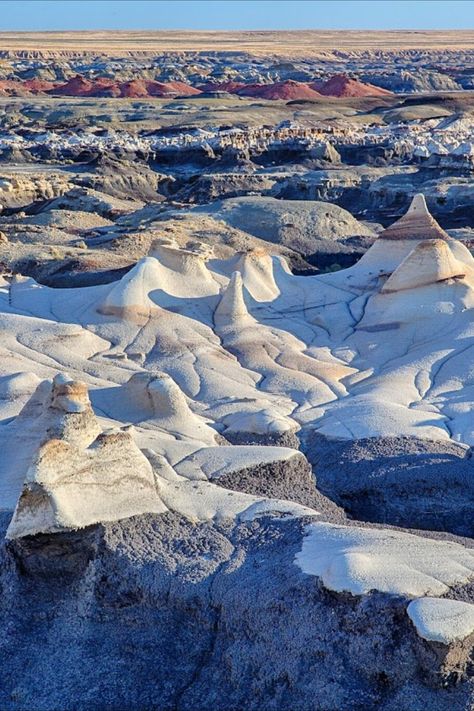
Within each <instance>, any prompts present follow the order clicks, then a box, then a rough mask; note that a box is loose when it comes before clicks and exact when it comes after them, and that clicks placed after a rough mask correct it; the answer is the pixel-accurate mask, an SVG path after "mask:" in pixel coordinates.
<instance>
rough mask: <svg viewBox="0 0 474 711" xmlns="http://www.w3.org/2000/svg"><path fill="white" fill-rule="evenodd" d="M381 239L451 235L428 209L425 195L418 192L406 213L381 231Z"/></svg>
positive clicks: (426, 237)
mask: <svg viewBox="0 0 474 711" xmlns="http://www.w3.org/2000/svg"><path fill="white" fill-rule="evenodd" d="M379 239H389V240H406V239H410V240H421V239H449V235H448V234H447V232H445V231H444V230H443V229H442V227H440V226H439V224H438V223H437V222H436V220H435V219H434V217H433V215H432V214H431V213H430V211H429V210H428V207H427V205H426V200H425V196H424V195H422V194H421V193H418V194H417V195H415V197H414V198H413V200H412V201H411V205H410V207H409V208H408V210H407V211H406V213H405V214H404V215H403V216H402V217H400V219H399V220H397V221H396V222H394V223H393V225H390V227H387V229H386V230H384V231H383V232H381V233H380V235H379Z"/></svg>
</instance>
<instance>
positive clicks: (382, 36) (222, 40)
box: [0, 30, 474, 57]
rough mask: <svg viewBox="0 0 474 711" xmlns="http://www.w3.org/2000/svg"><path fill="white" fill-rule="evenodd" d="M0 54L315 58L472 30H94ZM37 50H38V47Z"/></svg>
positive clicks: (438, 45) (470, 35)
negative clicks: (228, 53)
mask: <svg viewBox="0 0 474 711" xmlns="http://www.w3.org/2000/svg"><path fill="white" fill-rule="evenodd" d="M0 47H1V52H0V56H2V55H3V56H6V55H8V53H9V52H13V53H20V54H23V55H25V56H26V55H28V56H32V57H33V56H42V55H46V54H49V53H51V54H58V55H64V56H66V55H69V54H72V53H74V52H94V54H96V53H97V52H98V51H99V52H103V53H105V54H109V53H110V54H115V55H117V54H124V55H126V54H133V53H134V52H152V53H156V52H163V51H173V52H176V51H220V50H221V51H226V50H227V51H230V50H235V51H239V52H245V51H247V52H252V53H254V54H260V53H262V54H266V53H272V54H275V56H288V55H293V56H296V55H298V54H304V55H305V56H311V55H312V56H318V55H319V54H327V53H328V52H331V51H332V50H335V49H336V48H337V49H338V50H341V49H345V50H348V51H350V50H361V51H363V50H376V49H379V50H385V51H387V50H393V51H395V52H396V51H399V50H404V49H413V50H417V49H439V50H442V49H472V48H474V30H462V31H460V30H456V31H438V30H436V31H407V30H397V31H386V32H377V31H340V30H339V31H335V30H327V31H320V30H299V31H298V30H296V31H291V32H287V31H264V32H262V31H251V32H250V31H246V32H223V31H219V32H216V31H200V32H185V31H181V30H168V31H154V32H149V31H147V32H145V31H136V32H129V31H121V32H119V31H99V32H37V33H35V32H0ZM39 48H41V49H39Z"/></svg>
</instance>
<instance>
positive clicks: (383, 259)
mask: <svg viewBox="0 0 474 711" xmlns="http://www.w3.org/2000/svg"><path fill="white" fill-rule="evenodd" d="M426 240H431V241H432V240H437V241H446V242H449V243H450V244H451V243H453V242H454V240H451V239H450V237H449V235H448V234H447V232H445V231H444V230H443V229H442V227H440V225H439V224H438V223H437V222H436V220H435V219H434V217H433V216H432V215H431V214H430V212H429V210H428V208H427V206H426V201H425V198H424V196H423V195H421V194H417V195H415V197H414V198H413V200H412V202H411V205H410V207H409V208H408V210H407V212H406V213H405V214H404V215H403V216H402V217H400V219H399V220H397V221H396V222H394V223H393V225H390V227H387V229H385V230H383V231H382V232H381V233H380V234H379V237H378V239H377V240H376V241H375V242H374V244H373V245H372V246H371V247H370V248H369V249H368V250H367V252H366V253H365V254H364V255H363V257H362V258H361V259H360V260H359V262H358V263H357V264H356V265H355V267H353V269H354V270H355V271H356V272H357V273H361V272H362V273H363V272H366V273H367V274H369V275H372V276H376V275H388V274H391V273H392V272H393V271H394V270H395V269H396V268H397V267H398V266H399V264H401V262H403V260H404V259H405V257H407V256H408V254H409V253H410V252H411V251H412V250H413V249H414V248H415V247H416V245H417V243H418V242H422V241H426ZM461 248H462V245H461ZM455 249H456V251H455V254H456V256H457V252H458V249H457V248H455ZM348 271H351V270H348Z"/></svg>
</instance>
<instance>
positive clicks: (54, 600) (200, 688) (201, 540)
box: [0, 513, 474, 711]
mask: <svg viewBox="0 0 474 711" xmlns="http://www.w3.org/2000/svg"><path fill="white" fill-rule="evenodd" d="M309 520H310V519H304V518H302V519H295V518H292V519H291V520H286V519H284V518H283V519H282V518H277V517H271V518H268V517H266V518H262V519H257V520H253V521H248V522H235V521H234V522H232V521H221V522H220V523H215V522H214V523H199V524H196V523H192V522H190V521H189V520H188V519H186V518H185V517H183V516H179V515H177V514H173V513H165V514H162V515H156V514H148V515H143V516H138V517H132V518H129V519H126V520H122V521H120V522H115V523H108V524H101V525H97V526H91V527H88V528H86V529H84V530H83V531H81V532H80V533H73V532H71V533H60V534H54V535H39V536H35V537H26V538H22V539H20V540H18V541H15V542H11V543H8V544H6V545H4V546H3V547H2V575H1V589H2V596H1V602H0V609H1V614H2V619H3V625H4V631H5V632H4V634H3V636H2V641H1V648H2V658H3V659H4V660H6V663H3V664H2V666H1V669H0V689H1V690H0V706H1V708H2V709H8V710H10V709H11V710H17V709H27V708H35V709H38V711H43V710H44V711H49V709H52V708H75V709H80V710H82V709H85V710H87V711H89V710H90V709H104V708H110V709H132V708H133V709H136V708H150V709H210V708H212V709H222V710H223V711H224V710H225V711H228V710H229V709H241V708H248V709H287V708H292V709H313V708H320V709H328V710H329V709H345V708H351V709H384V710H387V711H388V710H389V709H390V710H393V711H395V709H397V710H398V709H422V708H429V709H433V710H435V711H437V710H439V711H441V710H444V709H446V708H452V709H464V708H466V709H467V708H469V707H470V699H471V696H470V694H471V684H470V681H469V674H470V654H471V653H472V646H473V644H474V634H473V633H474V618H473V614H472V610H473V609H474V607H473V606H472V605H471V604H466V602H465V601H466V600H469V599H470V598H471V599H472V596H473V594H474V587H473V586H472V584H471V585H467V586H466V585H465V584H462V583H459V585H458V586H453V587H446V586H445V583H442V582H441V581H442V580H448V579H449V580H450V581H451V583H453V581H454V579H455V578H456V577H458V576H459V571H460V570H463V572H464V573H467V568H466V567H465V566H467V565H469V566H470V571H469V572H470V574H471V575H472V573H473V572H474V551H473V552H472V553H471V552H470V550H468V549H466V548H463V547H462V546H461V545H460V543H446V542H438V541H434V540H433V539H431V538H419V537H410V536H409V535H408V534H404V533H394V539H393V547H389V549H388V550H387V551H386V553H387V556H388V557H389V560H390V562H389V563H388V569H387V570H386V572H385V574H384V579H383V580H381V579H380V578H378V580H376V579H377V577H378V573H377V571H376V570H374V569H373V567H372V566H371V556H372V555H373V548H372V552H371V551H370V542H369V543H368V540H369V539H367V540H366V539H365V536H366V535H367V534H368V533H369V531H371V529H366V528H362V529H360V528H352V527H351V528H350V529H346V528H343V529H341V528H340V527H339V526H337V525H335V524H333V525H330V524H321V525H323V526H325V527H326V528H325V531H324V536H325V538H324V543H325V546H326V552H328V551H331V548H330V546H331V545H332V546H333V548H332V553H331V555H334V546H337V535H336V534H340V532H341V531H344V532H345V534H346V533H347V530H349V537H350V536H351V535H352V533H355V534H356V537H357V536H360V542H359V543H358V544H357V545H358V546H360V551H362V552H357V549H354V552H353V553H344V554H342V553H341V554H340V557H339V558H336V563H335V564H336V565H337V566H338V569H337V570H336V569H335V568H334V563H331V564H329V567H328V568H327V569H326V570H325V571H324V574H323V576H322V577H319V576H316V575H314V574H312V573H311V571H308V568H307V566H308V563H307V554H308V550H306V549H307V548H308V547H310V546H311V545H312V543H314V541H312V540H311V537H312V535H314V528H313V532H311V531H312V527H313V526H314V524H311V523H309V522H308V521H309ZM381 533H382V532H381V531H377V535H379V534H381ZM370 535H372V533H370ZM382 535H384V534H382ZM398 536H403V537H405V536H407V537H406V538H404V539H402V540H398ZM407 541H410V545H409V547H408V549H406V548H405V545H406V542H407ZM412 541H414V546H415V547H414V548H413V547H411V544H412ZM302 542H303V543H302ZM464 544H465V542H464ZM388 545H389V546H391V544H390V543H389V544H388ZM364 549H365V552H364ZM400 549H402V550H400ZM403 549H405V552H406V554H407V555H406V557H405V558H404V552H403ZM394 553H396V555H394ZM446 553H449V555H448V556H446ZM452 555H454V556H455V558H454V559H453V558H451V557H450V556H452ZM351 556H352V557H351ZM397 556H400V560H397ZM305 557H306V558H305ZM363 559H365V562H363ZM305 560H306V562H305ZM433 564H434V569H433V571H432V574H433V575H434V576H436V579H435V578H434V577H431V574H430V573H429V572H428V567H429V565H433ZM322 565H323V567H324V562H323V563H322ZM409 566H412V567H411V570H410V574H409V575H408V576H406V575H405V572H406V568H407V567H409ZM416 566H421V567H422V568H423V570H420V571H416V570H415V567H416ZM302 568H303V569H302ZM304 569H306V570H304ZM359 574H361V577H360V575H359ZM351 576H355V577H354V578H352V582H351ZM385 576H386V577H385ZM462 577H463V575H461V576H460V578H462ZM344 579H345V583H344ZM395 580H397V581H398V586H397V588H396V589H394V590H393V591H391V592H387V591H380V590H377V589H375V590H371V591H368V590H366V591H364V592H362V591H361V590H362V587H370V586H371V585H372V583H375V586H377V585H378V586H380V587H382V588H383V587H386V586H387V585H390V584H392V585H393V584H394V581H395ZM352 585H355V586H356V587H358V588H359V589H358V590H354V589H352V591H349V590H343V589H340V590H339V591H336V590H334V588H337V587H341V588H342V587H351V586H352ZM430 588H431V590H432V591H433V592H436V591H438V592H440V591H441V590H443V591H444V592H442V595H443V597H441V598H434V602H435V603H436V604H437V606H438V608H439V609H438V608H437V609H436V610H435V611H434V613H433V610H432V609H431V608H430V605H432V604H433V598H432V597H430V596H426V597H422V598H421V599H420V598H415V602H416V603H417V604H418V607H417V608H415V609H413V606H414V604H415V603H414V602H413V597H412V593H413V592H414V591H415V590H416V592H417V593H420V592H428V590H429V589H430ZM454 597H455V598H456V602H453V599H452V598H454ZM420 603H421V605H420ZM425 608H426V609H425ZM433 619H436V620H437V623H436V624H435V623H433ZM430 625H431V627H430ZM433 625H434V627H435V628H436V630H433Z"/></svg>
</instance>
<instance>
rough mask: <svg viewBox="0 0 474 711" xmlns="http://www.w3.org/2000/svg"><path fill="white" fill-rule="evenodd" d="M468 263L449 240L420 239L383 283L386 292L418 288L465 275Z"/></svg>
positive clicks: (383, 289) (383, 291) (383, 290)
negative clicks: (456, 256)
mask: <svg viewBox="0 0 474 711" xmlns="http://www.w3.org/2000/svg"><path fill="white" fill-rule="evenodd" d="M465 276H466V265H465V264H461V263H460V262H458V260H457V259H456V258H455V256H454V255H453V253H452V251H451V249H450V247H449V243H448V242H446V241H445V240H441V239H429V240H423V241H422V242H419V243H418V244H417V245H416V247H415V249H413V250H412V251H411V252H410V253H409V254H408V256H407V257H405V259H404V260H403V262H402V263H401V264H400V265H399V266H398V267H397V268H396V269H395V271H394V272H393V274H392V275H391V276H390V277H389V278H388V280H387V281H386V282H385V284H384V285H383V287H382V293H386V294H388V293H390V292H394V291H402V290H404V289H415V288H416V287H419V286H426V285H428V284H436V283H437V282H442V281H447V280H448V279H463V278H464V277H465Z"/></svg>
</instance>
